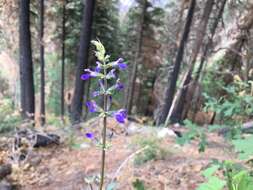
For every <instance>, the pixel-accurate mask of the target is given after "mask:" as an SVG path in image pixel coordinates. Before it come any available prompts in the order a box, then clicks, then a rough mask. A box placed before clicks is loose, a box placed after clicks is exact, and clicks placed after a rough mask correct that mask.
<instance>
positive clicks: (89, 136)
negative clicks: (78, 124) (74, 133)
mask: <svg viewBox="0 0 253 190" xmlns="http://www.w3.org/2000/svg"><path fill="white" fill-rule="evenodd" d="M85 136H86V138H88V139H93V138H94V134H93V133H86V134H85Z"/></svg>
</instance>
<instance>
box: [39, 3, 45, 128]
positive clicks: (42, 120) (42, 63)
mask: <svg viewBox="0 0 253 190" xmlns="http://www.w3.org/2000/svg"><path fill="white" fill-rule="evenodd" d="M43 37H44V0H40V29H39V40H40V125H41V126H44V125H45V121H46V115H45V70H44V69H45V60H44V41H43Z"/></svg>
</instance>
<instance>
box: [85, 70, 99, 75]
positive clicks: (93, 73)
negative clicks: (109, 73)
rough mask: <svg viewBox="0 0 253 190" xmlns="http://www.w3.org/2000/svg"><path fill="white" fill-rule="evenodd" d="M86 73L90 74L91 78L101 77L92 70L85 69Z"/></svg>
mask: <svg viewBox="0 0 253 190" xmlns="http://www.w3.org/2000/svg"><path fill="white" fill-rule="evenodd" d="M84 71H86V72H88V74H89V75H90V77H97V76H98V75H99V73H98V72H96V71H92V70H90V69H84Z"/></svg>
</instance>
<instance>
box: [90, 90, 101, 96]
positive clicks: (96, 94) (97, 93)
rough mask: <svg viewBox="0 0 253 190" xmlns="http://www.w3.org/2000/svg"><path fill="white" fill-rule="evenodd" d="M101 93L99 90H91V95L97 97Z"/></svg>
mask: <svg viewBox="0 0 253 190" xmlns="http://www.w3.org/2000/svg"><path fill="white" fill-rule="evenodd" d="M100 94H101V93H100V92H99V91H94V92H92V97H97V96H99V95H100Z"/></svg>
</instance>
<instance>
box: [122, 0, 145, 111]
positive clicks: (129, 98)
mask: <svg viewBox="0 0 253 190" xmlns="http://www.w3.org/2000/svg"><path fill="white" fill-rule="evenodd" d="M147 8H148V1H147V0H143V1H142V13H141V18H140V23H139V31H138V37H137V47H136V54H135V58H134V63H133V67H132V70H131V73H130V81H129V84H128V89H127V97H126V102H125V107H126V110H127V112H128V114H129V115H130V114H131V111H132V107H133V98H134V91H135V82H136V76H137V72H138V71H137V68H138V64H139V63H140V59H141V58H140V57H141V49H142V42H143V27H144V22H145V14H146V11H147Z"/></svg>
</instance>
